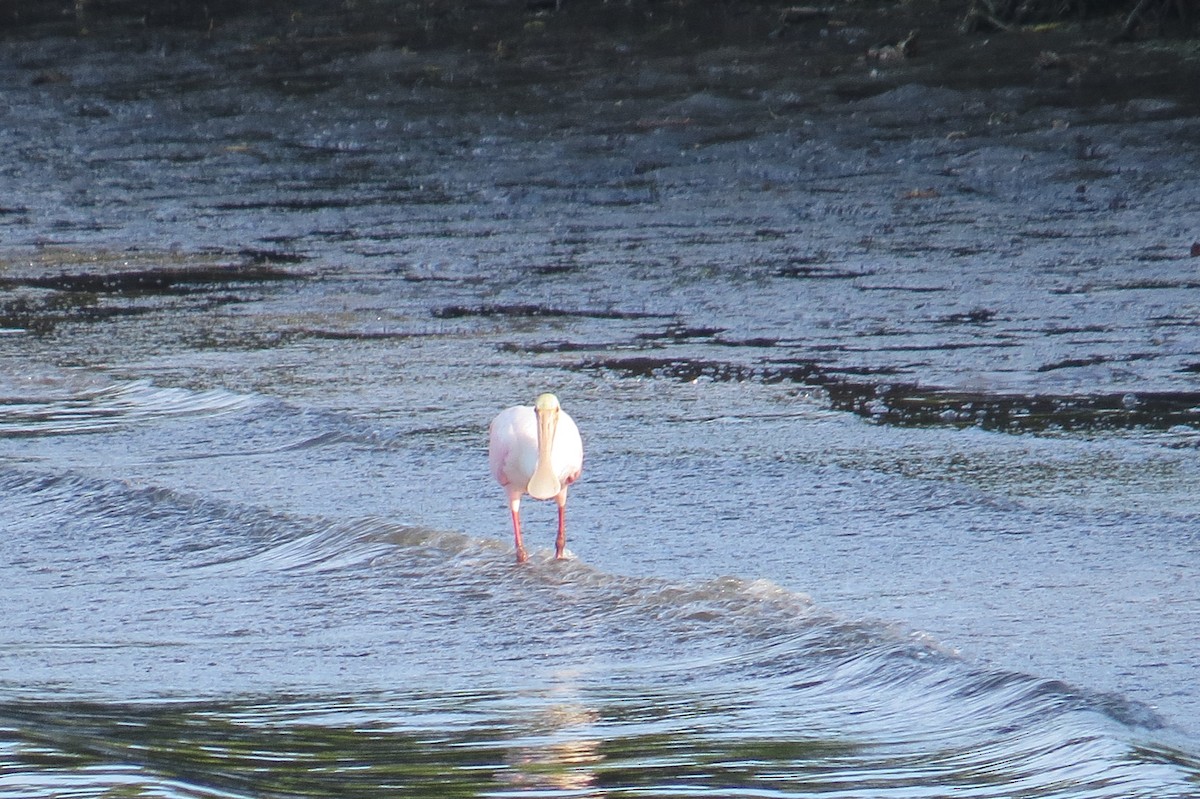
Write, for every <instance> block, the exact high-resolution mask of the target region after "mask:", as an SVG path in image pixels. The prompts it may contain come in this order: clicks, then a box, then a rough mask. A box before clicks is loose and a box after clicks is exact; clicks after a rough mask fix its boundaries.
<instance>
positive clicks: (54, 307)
mask: <svg viewBox="0 0 1200 799" xmlns="http://www.w3.org/2000/svg"><path fill="white" fill-rule="evenodd" d="M240 258H241V259H242V260H238V261H236V262H233V263H220V262H210V261H205V260H200V261H197V260H194V258H189V257H186V256H174V255H164V256H162V257H161V258H155V257H152V256H146V255H145V254H138V257H137V258H134V259H132V260H134V261H135V263H132V264H130V263H126V262H124V261H123V260H122V259H121V258H120V257H119V256H116V257H114V258H111V259H103V258H102V259H88V260H86V261H84V262H80V261H78V260H76V259H75V258H74V256H73V255H70V254H68V255H67V256H65V257H64V259H63V262H61V263H57V264H55V263H54V258H53V256H49V257H46V258H44V259H43V260H42V261H40V262H33V263H29V264H20V265H16V264H0V328H3V329H6V330H23V331H26V332H30V333H34V334H47V333H50V332H52V331H54V330H55V329H56V328H57V327H58V326H59V325H60V324H63V323H65V322H99V321H104V320H108V319H113V318H117V317H129V316H141V315H144V314H147V313H152V312H153V311H155V310H157V309H158V308H159V307H161V304H156V303H154V302H152V301H151V300H154V299H155V298H172V297H176V298H179V297H190V298H192V300H191V304H193V305H195V304H199V306H200V307H211V306H212V305H224V304H229V303H235V302H239V301H241V300H242V299H243V298H242V297H241V296H240V295H239V294H238V293H237V291H236V290H237V289H238V288H241V287H246V286H253V285H261V284H263V283H274V282H279V281H284V280H291V279H295V278H297V277H299V275H298V274H296V273H294V272H291V271H288V270H286V269H283V268H281V267H280V266H276V265H275V264H281V263H296V262H298V260H301V257H300V256H297V255H293V254H288V253H277V252H274V251H267V250H247V251H245V252H243V253H241V254H240Z"/></svg>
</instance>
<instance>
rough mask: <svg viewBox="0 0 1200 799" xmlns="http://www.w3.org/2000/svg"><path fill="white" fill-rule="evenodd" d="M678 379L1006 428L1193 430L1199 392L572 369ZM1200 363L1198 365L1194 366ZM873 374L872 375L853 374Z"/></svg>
mask: <svg viewBox="0 0 1200 799" xmlns="http://www.w3.org/2000/svg"><path fill="white" fill-rule="evenodd" d="M578 368H580V369H581V370H584V371H592V370H595V371H605V372H610V373H615V374H618V375H620V376H622V377H635V378H653V379H668V380H678V381H680V382H695V381H704V380H707V381H715V382H761V383H795V384H798V385H802V386H806V387H811V388H819V389H821V390H822V391H823V392H825V394H826V395H827V396H828V398H829V405H830V407H832V408H833V409H834V410H838V411H848V412H850V413H854V414H856V415H858V416H862V417H864V418H866V419H869V420H871V421H872V422H875V423H877V424H888V425H896V426H900V427H956V428H967V427H975V428H979V429H982V430H989V431H997V432H1008V433H1053V432H1091V431H1097V432H1099V431H1104V430H1128V429H1136V428H1144V429H1150V430H1169V429H1171V428H1174V427H1177V426H1186V427H1189V428H1200V391H1195V392H1188V391H1159V392H1145V393H1122V394H1115V393H1114V394H1097V395H1090V396H1082V395H1024V394H989V393H983V392H969V391H955V390H945V389H937V388H929V387H924V386H920V385H918V384H915V383H903V382H896V383H889V382H881V381H880V380H879V378H881V377H883V376H885V374H886V372H885V371H883V370H863V374H859V375H855V376H853V377H852V376H851V375H850V374H849V373H847V371H845V370H841V369H839V370H836V371H835V370H832V369H829V368H828V367H827V366H825V365H824V364H821V363H818V362H816V361H805V362H801V361H797V362H777V363H765V364H757V365H748V364H737V363H730V362H724V361H714V360H704V359H694V358H656V357H649V356H644V355H638V356H629V357H617V358H597V359H592V360H588V361H585V362H584V363H582V364H580V365H579V367H578ZM1198 368H1200V365H1198ZM863 375H873V376H875V377H876V380H875V381H869V380H862V379H860V378H861V377H862V376H863Z"/></svg>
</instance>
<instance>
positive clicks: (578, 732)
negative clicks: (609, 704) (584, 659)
mask: <svg viewBox="0 0 1200 799" xmlns="http://www.w3.org/2000/svg"><path fill="white" fill-rule="evenodd" d="M550 694H551V697H548V698H553V699H558V698H560V697H561V698H562V699H564V700H566V701H558V702H553V703H551V704H547V705H546V706H545V707H544V708H542V709H541V710H539V711H537V712H536V713H534V714H533V715H532V716H530V717H529V718H528V719H526V720H525V722H524V724H523V725H522V726H523V727H524V728H525V729H527V730H528V735H526V736H522V737H521V738H519V739H518V740H516V741H514V742H513V746H512V748H511V749H509V752H508V755H507V757H506V758H505V760H506V762H507V765H508V766H509V769H508V770H507V771H506V772H504V773H503V774H500V775H498V776H499V779H500V780H501V781H502V782H506V783H508V784H509V785H510V786H511V788H512V790H513V791H516V792H525V791H530V790H536V791H538V792H543V791H554V792H565V793H567V794H569V795H570V796H579V797H590V796H596V797H598V796H600V795H601V792H600V791H599V789H598V788H597V774H596V766H597V765H598V764H599V763H600V762H601V761H602V760H603V759H604V755H603V754H602V753H601V751H600V737H599V736H598V735H596V734H594V732H593V729H594V727H595V725H596V723H597V722H598V721H599V720H600V713H599V711H598V710H596V709H595V708H592V707H588V706H587V705H586V704H584V702H583V698H582V697H581V696H580V694H579V692H578V690H575V689H574V687H573V686H571V685H570V683H569V682H564V683H562V684H559V685H557V686H555V687H554V688H552V689H551V691H550ZM567 694H569V695H571V696H570V697H569V698H568V697H567V696H564V695H567Z"/></svg>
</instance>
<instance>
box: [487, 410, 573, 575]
mask: <svg viewBox="0 0 1200 799" xmlns="http://www.w3.org/2000/svg"><path fill="white" fill-rule="evenodd" d="M488 464H489V465H490V466H491V468H492V476H493V477H495V478H496V482H498V483H499V484H500V485H501V486H503V487H504V490H505V491H506V492H508V508H509V510H510V511H512V525H513V538H514V539H515V540H516V544H517V562H518V563H524V562H525V560H526V559H527V558H528V555H526V554H525V546H524V545H523V544H522V543H521V497H522V496H523V495H525V494H528V495H529V496H531V497H533V498H534V499H553V500H554V501H555V502H557V503H558V537H557V538H556V539H555V540H554V557H556V558H561V557H562V556H563V550H564V549H565V548H566V546H567V486H569V485H571V483H573V482H575V481H576V480H578V479H579V474H580V472H581V471H583V440H582V439H581V438H580V437H579V428H578V427H576V426H575V420H573V419H572V418H571V417H570V416H568V415H567V412H566V411H564V410H563V409H562V408H561V407H560V406H559V404H558V397H556V396H554V395H553V394H542V395H541V396H539V397H538V398H537V402H535V403H534V405H533V407H532V408H531V407H529V406H528V405H514V406H513V407H511V408H507V409H505V410H503V411H500V413H499V414H497V415H496V418H495V419H493V420H492V424H491V426H490V427H488Z"/></svg>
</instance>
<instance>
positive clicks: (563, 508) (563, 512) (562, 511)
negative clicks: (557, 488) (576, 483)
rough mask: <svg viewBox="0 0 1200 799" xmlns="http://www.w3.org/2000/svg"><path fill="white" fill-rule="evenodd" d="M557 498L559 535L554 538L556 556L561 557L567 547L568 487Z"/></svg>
mask: <svg viewBox="0 0 1200 799" xmlns="http://www.w3.org/2000/svg"><path fill="white" fill-rule="evenodd" d="M555 500H556V501H557V502H558V537H557V538H555V539H554V557H556V558H559V559H561V558H562V556H563V550H565V549H566V548H567V489H565V488H564V489H563V490H562V491H561V492H560V493H559V495H558V496H557V497H555Z"/></svg>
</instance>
